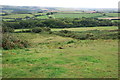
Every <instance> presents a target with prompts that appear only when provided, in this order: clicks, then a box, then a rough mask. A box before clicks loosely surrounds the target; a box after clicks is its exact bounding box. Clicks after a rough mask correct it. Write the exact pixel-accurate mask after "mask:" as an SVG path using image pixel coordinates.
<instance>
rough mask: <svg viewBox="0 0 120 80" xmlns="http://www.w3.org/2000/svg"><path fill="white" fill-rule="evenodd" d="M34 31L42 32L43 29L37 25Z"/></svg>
mask: <svg viewBox="0 0 120 80" xmlns="http://www.w3.org/2000/svg"><path fill="white" fill-rule="evenodd" d="M32 32H34V33H40V32H42V29H41V28H40V27H35V28H33V29H32Z"/></svg>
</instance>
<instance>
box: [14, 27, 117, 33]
mask: <svg viewBox="0 0 120 80" xmlns="http://www.w3.org/2000/svg"><path fill="white" fill-rule="evenodd" d="M116 29H118V27H117V26H107V27H106V26H103V27H102V26H100V27H79V28H60V29H56V28H52V29H51V30H52V31H61V30H69V31H87V30H116ZM22 30H29V29H15V32H18V31H22Z"/></svg>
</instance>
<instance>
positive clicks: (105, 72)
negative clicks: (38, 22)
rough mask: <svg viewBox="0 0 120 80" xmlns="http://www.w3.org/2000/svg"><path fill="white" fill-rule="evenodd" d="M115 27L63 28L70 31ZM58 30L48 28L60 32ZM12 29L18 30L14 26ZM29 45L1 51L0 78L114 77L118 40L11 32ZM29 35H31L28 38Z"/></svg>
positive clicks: (115, 74) (113, 28) (116, 74)
mask: <svg viewBox="0 0 120 80" xmlns="http://www.w3.org/2000/svg"><path fill="white" fill-rule="evenodd" d="M96 29H98V30H116V29H118V28H117V27H115V26H114V27H89V28H67V29H66V30H73V31H76V32H77V31H89V30H96ZM60 30H62V29H52V31H53V32H54V31H60ZM16 31H19V29H17V30H16ZM12 34H14V35H17V36H18V37H19V38H21V39H26V40H28V42H30V43H31V46H30V47H28V48H24V49H12V50H3V55H2V57H3V59H2V61H3V64H2V66H3V73H2V74H3V77H4V78H118V40H117V39H114V40H112V39H107V40H106V39H97V40H89V39H88V40H78V39H74V38H70V37H62V36H59V35H55V34H48V33H12ZM31 36H32V37H31Z"/></svg>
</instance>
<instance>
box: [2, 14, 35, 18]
mask: <svg viewBox="0 0 120 80" xmlns="http://www.w3.org/2000/svg"><path fill="white" fill-rule="evenodd" d="M26 16H29V17H32V16H33V15H32V14H10V15H7V16H2V17H3V18H24V17H26Z"/></svg>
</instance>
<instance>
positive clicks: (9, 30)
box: [2, 26, 14, 33]
mask: <svg viewBox="0 0 120 80" xmlns="http://www.w3.org/2000/svg"><path fill="white" fill-rule="evenodd" d="M2 32H3V33H5V32H14V29H13V28H10V27H5V26H3V27H2Z"/></svg>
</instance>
